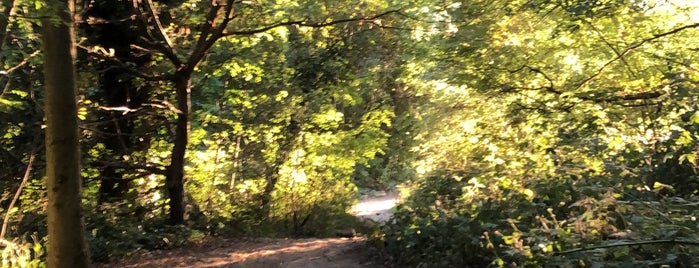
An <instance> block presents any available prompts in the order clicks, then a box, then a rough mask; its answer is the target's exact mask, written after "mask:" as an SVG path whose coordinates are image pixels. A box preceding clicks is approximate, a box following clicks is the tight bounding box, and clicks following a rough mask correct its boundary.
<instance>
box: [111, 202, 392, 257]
mask: <svg viewBox="0 0 699 268" xmlns="http://www.w3.org/2000/svg"><path fill="white" fill-rule="evenodd" d="M396 200H397V195H396V194H393V193H389V194H379V195H378V196H374V197H364V198H362V199H361V200H360V202H359V204H357V206H355V207H354V209H353V212H354V214H355V215H356V216H357V217H360V218H369V219H372V220H373V221H376V222H384V221H387V220H388V219H389V218H390V217H391V210H390V209H391V208H392V207H393V206H394V204H395V202H396ZM98 267H100V268H107V267H119V268H122V267H124V268H136V267H139V268H145V267H158V268H167V267H196V268H222V267H251V268H253V267H289V268H292V267H299V268H300V267H318V268H325V267H328V268H333V267H336V268H353V267H369V268H372V267H373V268H378V267H385V266H384V265H383V264H382V261H381V258H378V257H377V254H376V252H375V251H373V250H372V248H371V247H370V246H369V245H367V243H366V238H364V237H353V238H304V239H272V238H254V239H221V238H217V239H211V240H208V241H206V242H204V243H200V244H197V245H191V246H188V247H183V248H178V249H172V250H161V251H151V252H147V253H144V254H141V255H138V256H133V257H128V258H124V259H121V260H118V261H115V262H113V263H110V264H103V265H100V266H98Z"/></svg>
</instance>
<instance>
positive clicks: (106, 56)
mask: <svg viewBox="0 0 699 268" xmlns="http://www.w3.org/2000/svg"><path fill="white" fill-rule="evenodd" d="M76 46H77V47H78V48H80V49H82V50H85V51H86V52H87V54H88V55H90V56H93V57H96V58H98V59H101V60H108V61H110V62H112V63H114V64H116V65H117V68H122V69H124V70H126V71H127V72H129V73H131V74H133V75H135V76H137V77H140V78H143V79H144V80H146V81H165V80H169V79H171V78H172V75H151V74H147V73H144V72H141V71H138V70H136V69H134V68H133V67H132V66H129V65H128V64H126V63H124V62H122V61H120V60H119V59H118V58H116V57H115V56H113V55H109V54H107V53H104V52H103V51H99V50H98V49H94V48H90V47H86V46H82V45H76Z"/></svg>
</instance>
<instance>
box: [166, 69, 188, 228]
mask: <svg viewBox="0 0 699 268" xmlns="http://www.w3.org/2000/svg"><path fill="white" fill-rule="evenodd" d="M191 78H192V70H190V69H181V70H178V71H177V72H176V73H175V78H174V81H173V82H174V84H175V91H176V95H177V109H178V110H179V111H178V114H177V120H176V122H175V141H174V146H173V147H172V160H171V162H170V166H169V167H168V173H167V177H166V179H165V183H166V185H167V191H168V196H169V198H170V202H169V205H170V224H173V225H176V224H184V219H185V202H184V164H185V161H184V156H185V152H186V149H187V142H188V140H189V110H190V107H191V99H190V98H191V84H192V79H191Z"/></svg>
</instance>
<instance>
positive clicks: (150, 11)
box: [133, 0, 182, 68]
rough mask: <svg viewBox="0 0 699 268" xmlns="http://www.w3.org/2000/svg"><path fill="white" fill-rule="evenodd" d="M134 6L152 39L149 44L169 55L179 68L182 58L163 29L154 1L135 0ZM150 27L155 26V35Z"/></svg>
mask: <svg viewBox="0 0 699 268" xmlns="http://www.w3.org/2000/svg"><path fill="white" fill-rule="evenodd" d="M141 2H143V4H141ZM133 7H134V10H136V11H138V13H139V17H140V18H141V19H140V21H141V27H142V28H143V31H144V32H145V33H146V34H147V36H148V37H149V38H150V39H151V40H148V41H150V42H148V43H149V45H151V46H152V47H153V48H154V49H156V50H158V51H160V52H161V53H163V55H165V57H167V58H168V59H169V60H170V62H171V63H172V64H173V65H174V66H175V68H178V67H179V66H180V65H182V60H180V58H179V57H177V53H176V51H175V48H174V46H173V45H172V42H170V39H169V38H168V37H167V34H165V30H164V29H163V26H162V24H161V23H160V18H159V17H158V14H156V12H155V10H154V8H153V2H152V1H151V0H133ZM141 7H142V8H141ZM146 16H148V17H146ZM149 17H150V18H149ZM149 19H152V23H149V21H151V20H149ZM149 24H151V25H149ZM150 27H153V28H154V29H155V31H154V32H155V34H156V36H153V34H152V33H151V31H150Z"/></svg>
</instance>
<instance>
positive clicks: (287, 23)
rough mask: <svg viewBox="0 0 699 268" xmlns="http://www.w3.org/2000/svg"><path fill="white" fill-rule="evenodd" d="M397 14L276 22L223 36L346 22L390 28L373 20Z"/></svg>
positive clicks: (395, 11) (317, 26) (387, 13)
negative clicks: (286, 27) (323, 20)
mask: <svg viewBox="0 0 699 268" xmlns="http://www.w3.org/2000/svg"><path fill="white" fill-rule="evenodd" d="M393 13H396V14H399V13H400V10H389V11H386V12H383V13H380V14H377V15H374V16H371V17H362V18H346V19H339V20H333V21H328V22H309V21H307V20H295V21H283V22H277V23H273V24H270V25H267V26H264V27H260V28H257V29H250V30H242V31H227V32H226V33H224V36H230V35H253V34H258V33H263V32H266V31H269V30H272V29H274V28H277V27H282V26H290V25H297V26H302V27H312V28H320V27H327V26H332V25H336V24H342V23H348V22H358V21H364V22H370V23H373V24H375V25H377V26H380V27H387V28H388V27H390V26H381V25H380V24H377V23H375V21H374V20H376V19H379V18H381V17H384V16H387V15H390V14H393Z"/></svg>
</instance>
